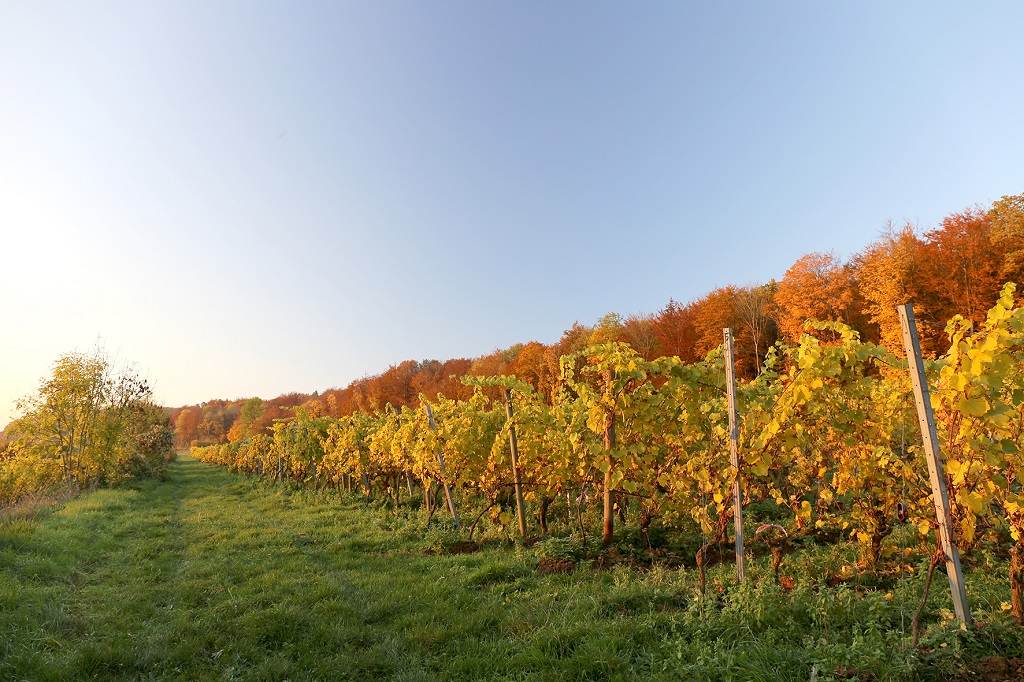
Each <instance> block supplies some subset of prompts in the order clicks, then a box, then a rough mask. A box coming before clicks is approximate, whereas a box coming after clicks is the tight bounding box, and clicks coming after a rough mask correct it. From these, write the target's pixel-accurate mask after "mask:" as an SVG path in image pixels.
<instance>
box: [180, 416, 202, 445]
mask: <svg viewBox="0 0 1024 682" xmlns="http://www.w3.org/2000/svg"><path fill="white" fill-rule="evenodd" d="M202 419H203V411H202V409H201V408H199V407H185V408H183V409H182V410H181V411H180V412H178V416H177V418H176V419H175V420H174V440H175V441H176V442H177V444H178V445H179V446H181V447H187V446H189V445H191V444H192V443H193V442H195V441H196V440H197V439H198V437H199V424H200V422H201V421H202Z"/></svg>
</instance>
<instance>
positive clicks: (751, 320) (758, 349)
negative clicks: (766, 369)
mask: <svg viewBox="0 0 1024 682" xmlns="http://www.w3.org/2000/svg"><path fill="white" fill-rule="evenodd" d="M777 289H778V285H777V284H776V283H775V282H774V281H772V282H769V283H768V284H755V285H753V286H750V287H746V288H745V289H741V290H740V292H739V295H738V296H737V297H736V303H735V318H736V320H737V321H738V322H739V326H740V329H739V331H740V332H741V333H742V334H743V335H744V336H747V337H749V339H750V343H751V345H752V346H753V351H754V365H755V368H756V371H757V374H760V373H761V358H763V357H764V354H765V352H767V350H768V347H769V346H770V345H771V344H772V343H774V342H775V339H776V337H777V336H778V331H777V325H776V323H775V320H774V318H772V316H771V313H770V311H771V306H772V299H773V298H774V296H775V292H776V290H777Z"/></svg>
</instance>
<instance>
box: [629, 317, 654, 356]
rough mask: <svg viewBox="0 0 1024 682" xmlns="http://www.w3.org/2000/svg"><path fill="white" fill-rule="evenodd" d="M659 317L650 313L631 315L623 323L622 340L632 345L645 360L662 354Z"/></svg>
mask: <svg viewBox="0 0 1024 682" xmlns="http://www.w3.org/2000/svg"><path fill="white" fill-rule="evenodd" d="M656 329H657V317H656V316H655V315H652V314H650V313H638V314H636V315H630V316H629V317H627V318H626V320H625V322H623V323H622V340H623V341H625V342H626V343H628V344H629V345H630V346H632V348H633V350H635V351H636V352H637V353H639V354H640V356H641V357H642V358H643V359H644V360H653V359H654V358H656V357H659V356H660V355H662V353H661V348H660V345H659V343H658V335H657V333H656Z"/></svg>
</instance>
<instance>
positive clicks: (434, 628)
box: [0, 456, 1024, 681]
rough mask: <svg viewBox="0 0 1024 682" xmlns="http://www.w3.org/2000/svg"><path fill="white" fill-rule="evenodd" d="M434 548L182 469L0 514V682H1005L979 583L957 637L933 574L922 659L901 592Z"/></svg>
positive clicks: (992, 595)
mask: <svg viewBox="0 0 1024 682" xmlns="http://www.w3.org/2000/svg"><path fill="white" fill-rule="evenodd" d="M455 539H457V536H456V534H455V533H453V532H452V530H451V529H446V528H445V527H444V526H443V524H441V525H438V526H435V527H434V528H432V529H431V530H427V531H424V530H423V525H422V517H421V516H419V515H418V514H417V513H415V512H408V513H406V512H403V513H402V514H400V515H399V516H397V517H396V516H395V515H394V514H392V513H391V512H390V511H388V510H386V509H384V508H383V507H381V508H372V507H367V506H366V505H365V504H363V503H361V502H359V501H356V500H350V501H339V499H338V497H337V496H335V495H321V496H319V497H318V496H314V495H313V494H312V493H310V492H308V491H302V490H291V489H285V488H280V489H277V488H274V487H271V486H269V485H267V484H264V483H260V482H257V481H250V480H248V479H246V478H245V477H242V476H237V475H233V474H230V473H228V472H226V471H224V470H222V469H219V468H216V467H214V466H210V465H204V464H201V463H199V462H196V461H195V460H192V459H190V458H189V457H187V456H183V457H182V458H181V459H179V461H178V462H176V463H175V464H173V465H172V469H171V475H170V478H169V480H167V481H162V482H157V481H149V482H145V483H140V484H136V485H134V486H131V487H124V488H120V489H116V490H105V491H99V492H94V493H90V494H87V495H83V496H81V497H78V498H76V499H73V500H71V501H68V502H64V503H61V504H55V505H50V506H41V507H35V508H31V509H24V510H20V511H15V512H13V513H7V514H6V515H5V516H4V517H2V519H0V679H3V680H21V679H25V680H71V679H102V680H106V679H130V680H139V679H180V680H205V679H210V680H213V679H217V680H231V679H238V680H286V679H291V680H317V679H319V680H340V679H395V680H434V679H495V680H506V679H507V680H513V679H514V680H519V679H523V680H526V679H529V680H534V679H537V680H586V679H595V680H596V679H645V680H646V679H697V680H801V679H802V680H822V681H824V680H830V679H858V680H870V679H878V680H884V679H908V680H910V679H1006V678H1007V677H1010V676H1012V675H1013V673H1012V671H1010V672H1009V673H1008V675H1006V676H1004V677H985V676H981V677H977V676H975V673H977V671H978V670H979V668H978V665H979V664H978V663H977V661H978V660H979V659H983V657H985V656H989V655H993V654H999V655H1003V656H1012V655H1015V652H1020V651H1021V650H1022V648H1024V638H1022V636H1021V633H1020V631H1019V629H1015V628H1013V627H1010V626H1008V625H1007V624H1006V622H1007V619H1006V618H1005V617H1004V616H1003V615H1002V614H1001V608H1000V604H1001V602H1002V600H1004V599H1005V598H1006V596H1005V595H1004V594H1003V593H1004V592H1007V593H1008V591H1007V589H1006V587H1005V582H1006V579H1005V572H1002V573H1000V572H999V571H997V570H992V567H991V566H990V567H987V568H986V567H985V566H976V567H974V570H973V572H972V573H971V576H970V578H969V581H968V584H969V588H970V590H971V591H970V595H969V596H970V597H971V599H972V605H973V606H974V608H975V610H976V613H977V617H978V618H979V620H983V621H984V622H985V625H984V626H983V627H981V628H978V629H974V630H971V631H969V632H963V631H961V630H960V629H959V628H958V627H957V624H956V622H955V621H951V620H949V619H948V618H945V617H944V616H943V613H944V611H943V609H948V604H947V603H946V602H948V597H946V590H945V579H944V578H943V576H941V575H940V576H938V580H937V581H936V587H934V588H933V595H934V596H933V598H932V601H931V602H930V603H929V606H928V609H927V612H928V613H929V614H933V615H932V616H930V617H929V619H928V621H927V629H926V631H925V634H924V637H923V640H922V645H923V647H924V648H923V653H922V652H917V651H914V652H911V651H910V650H909V648H906V647H903V646H902V644H903V642H904V641H905V636H906V635H907V634H908V633H909V627H910V626H909V620H910V617H911V615H912V613H913V609H914V607H915V606H916V601H917V599H918V598H919V595H920V586H919V583H920V580H919V579H916V580H908V581H903V582H901V583H900V584H899V585H898V586H896V587H894V588H892V590H890V591H889V592H883V591H881V590H879V591H874V590H858V589H857V587H856V586H855V585H838V586H833V587H828V586H821V585H817V584H816V583H815V582H814V581H812V580H810V579H806V580H797V584H796V586H795V587H794V588H793V589H792V590H791V591H789V592H783V591H782V590H780V589H779V588H778V587H776V586H775V584H774V582H773V581H772V580H771V579H770V574H769V573H768V568H767V562H768V559H767V558H763V559H755V560H754V561H753V562H752V564H753V565H752V566H751V567H750V575H751V577H752V579H751V580H749V581H748V583H746V584H745V585H744V586H743V587H742V588H736V587H734V586H732V578H731V570H732V569H731V567H729V566H728V565H722V566H718V567H716V568H715V569H713V570H712V572H711V574H710V587H709V591H708V592H709V596H708V597H707V598H704V599H702V598H700V596H699V593H698V592H697V590H696V589H695V584H696V583H695V571H693V570H687V569H662V568H650V569H648V570H643V571H641V570H637V569H636V568H628V567H622V566H619V567H615V568H612V569H611V570H595V569H593V568H590V567H589V565H587V564H581V566H580V567H578V568H577V569H576V570H574V571H572V572H570V573H565V574H553V575H541V574H539V573H538V571H537V549H536V548H526V547H523V546H521V545H518V546H517V545H514V544H512V543H510V542H505V543H500V542H491V543H486V544H485V545H484V547H483V549H482V550H481V551H478V552H475V553H471V554H448V553H445V552H444V548H445V547H448V546H450V545H451V542H452V541H453V540H455ZM425 549H426V550H427V551H426V552H424V550H425ZM807 551H808V554H807V556H806V557H804V558H803V559H801V561H804V562H806V564H807V566H808V567H810V566H811V565H812V563H813V561H826V560H827V556H825V555H821V556H819V557H817V558H815V557H814V556H813V552H812V551H811V550H807ZM832 551H835V550H832ZM944 600H945V601H944ZM1018 655H1019V654H1018ZM993 661H995V663H993ZM1000 661H1002V659H984V660H983V661H982V664H981V665H982V667H984V665H988V666H989V667H991V666H992V665H996V667H999V666H1001V665H1003V663H1001V662H1000ZM1014 665H1015V664H1014ZM968 668H971V669H973V672H971V671H968Z"/></svg>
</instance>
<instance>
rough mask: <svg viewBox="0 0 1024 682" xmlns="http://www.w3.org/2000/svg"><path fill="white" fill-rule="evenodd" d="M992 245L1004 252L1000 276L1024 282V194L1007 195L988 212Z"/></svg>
mask: <svg viewBox="0 0 1024 682" xmlns="http://www.w3.org/2000/svg"><path fill="white" fill-rule="evenodd" d="M988 217H989V221H990V222H991V224H992V232H991V239H992V245H993V247H994V248H995V249H996V251H997V252H998V253H999V254H1000V257H1001V263H1000V267H999V276H1000V278H1001V279H1002V280H1004V281H1006V282H1015V283H1018V284H1020V283H1022V282H1024V194H1018V195H1016V196H1005V197H1002V198H1001V199H999V201H997V202H995V203H994V204H992V208H991V209H990V210H989V212H988Z"/></svg>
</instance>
